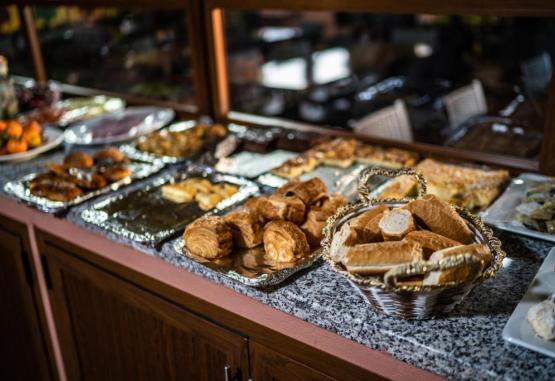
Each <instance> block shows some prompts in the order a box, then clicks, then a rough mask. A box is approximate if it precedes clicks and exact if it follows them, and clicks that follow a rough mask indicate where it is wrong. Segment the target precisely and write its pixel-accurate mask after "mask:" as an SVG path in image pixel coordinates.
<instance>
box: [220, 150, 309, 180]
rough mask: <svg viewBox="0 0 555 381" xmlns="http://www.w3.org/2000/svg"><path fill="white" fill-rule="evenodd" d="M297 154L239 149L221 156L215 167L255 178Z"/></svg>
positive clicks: (224, 171) (221, 170) (225, 171)
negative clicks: (226, 155)
mask: <svg viewBox="0 0 555 381" xmlns="http://www.w3.org/2000/svg"><path fill="white" fill-rule="evenodd" d="M297 155H298V153H297V152H292V151H285V150H274V151H270V152H267V153H257V152H249V151H241V152H238V153H234V154H233V155H231V156H229V157H224V158H221V159H220V160H219V161H218V163H217V164H216V166H215V168H216V169H217V170H218V171H220V172H222V173H227V174H230V175H236V176H244V177H248V178H256V177H258V176H260V175H262V174H263V173H265V172H268V171H270V170H272V169H274V168H276V167H278V166H280V165H281V164H283V163H284V162H285V161H287V160H289V159H291V158H292V157H295V156H297Z"/></svg>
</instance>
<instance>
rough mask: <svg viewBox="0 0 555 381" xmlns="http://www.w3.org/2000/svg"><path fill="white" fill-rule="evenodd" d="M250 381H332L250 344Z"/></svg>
mask: <svg viewBox="0 0 555 381" xmlns="http://www.w3.org/2000/svg"><path fill="white" fill-rule="evenodd" d="M250 348H251V352H250V353H251V357H250V359H251V366H252V381H291V380H296V381H334V380H335V379H334V378H331V377H329V376H326V375H325V374H323V373H320V372H318V371H317V370H315V369H312V368H310V367H308V366H306V365H304V364H302V363H300V362H297V361H295V360H293V359H291V358H290V357H287V356H285V355H283V354H281V353H278V352H276V351H274V350H272V349H270V348H268V347H265V346H263V345H261V344H258V343H255V342H253V341H251V342H250Z"/></svg>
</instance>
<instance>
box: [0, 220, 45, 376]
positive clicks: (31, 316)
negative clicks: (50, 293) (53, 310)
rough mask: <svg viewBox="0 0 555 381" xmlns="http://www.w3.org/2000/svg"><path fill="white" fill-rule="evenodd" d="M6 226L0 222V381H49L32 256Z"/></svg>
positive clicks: (18, 236) (20, 240) (15, 234)
mask: <svg viewBox="0 0 555 381" xmlns="http://www.w3.org/2000/svg"><path fill="white" fill-rule="evenodd" d="M4 222H5V221H4V218H3V217H2V218H0V309H1V311H2V312H1V313H0V329H1V331H2V334H1V337H2V338H1V339H0V353H1V355H0V380H32V381H35V380H50V379H51V375H50V367H49V360H48V356H47V351H46V344H45V341H44V337H43V331H42V329H41V325H40V323H39V322H40V319H39V315H38V309H37V304H36V303H35V296H34V290H33V287H34V283H35V282H34V278H33V272H32V270H31V265H30V263H31V261H30V258H29V255H30V254H29V252H28V251H27V250H25V247H24V245H23V237H21V236H20V235H19V234H18V232H16V231H14V230H11V229H10V230H8V229H7V227H8V225H10V224H11V222H10V223H4ZM14 224H15V222H14ZM23 228H24V226H23ZM23 230H24V229H23ZM24 231H25V230H24Z"/></svg>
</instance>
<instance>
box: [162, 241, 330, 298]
mask: <svg viewBox="0 0 555 381" xmlns="http://www.w3.org/2000/svg"><path fill="white" fill-rule="evenodd" d="M171 249H172V250H173V251H174V252H175V253H176V254H179V255H185V256H186V257H187V258H189V259H191V260H193V261H195V262H197V263H200V264H201V265H203V266H205V267H207V268H209V269H211V270H213V271H215V272H217V273H220V274H223V275H225V276H226V277H228V278H230V279H233V280H235V281H237V282H239V283H242V284H245V285H247V286H250V287H255V288H271V287H275V286H277V285H279V284H280V283H283V282H284V281H285V280H286V279H287V278H289V277H291V276H292V275H294V274H295V273H298V272H299V271H301V270H304V269H307V268H309V267H312V266H314V265H316V264H317V263H319V262H321V253H322V249H316V250H314V251H313V252H312V253H311V254H310V255H308V256H307V257H305V258H303V259H301V260H299V261H297V262H295V263H291V264H287V265H284V266H285V267H284V268H275V267H272V266H271V265H269V264H267V263H264V260H263V252H264V249H263V247H259V248H255V249H257V250H258V252H257V253H256V254H255V255H251V254H250V253H248V252H247V250H246V249H242V250H238V251H235V252H232V253H231V254H230V255H228V256H226V257H223V258H220V259H215V260H209V259H205V258H200V257H196V256H193V255H191V254H190V253H189V252H188V251H187V249H186V248H185V241H184V240H183V238H179V239H177V240H176V241H174V243H173V244H172V245H171ZM252 251H253V249H251V250H250V252H252ZM247 256H248V257H250V258H247ZM246 259H250V262H251V265H245V262H249V261H247V260H246ZM252 262H255V263H254V264H252Z"/></svg>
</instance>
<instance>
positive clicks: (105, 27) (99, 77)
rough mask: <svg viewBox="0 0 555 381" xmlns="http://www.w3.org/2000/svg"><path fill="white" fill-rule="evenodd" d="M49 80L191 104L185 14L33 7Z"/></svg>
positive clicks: (112, 9)
mask: <svg viewBox="0 0 555 381" xmlns="http://www.w3.org/2000/svg"><path fill="white" fill-rule="evenodd" d="M34 13H35V22H36V26H37V29H38V33H39V38H40V43H41V46H42V50H43V55H44V60H45V65H46V69H47V73H48V75H49V77H50V78H52V79H55V80H58V81H61V82H63V83H68V84H73V85H79V86H84V87H90V88H96V89H101V90H107V91H112V92H116V93H122V94H132V95H138V96H144V97H152V98H158V99H164V100H172V101H180V102H184V103H193V89H192V77H191V57H190V49H189V43H188V36H187V26H186V14H185V11H183V10H152V9H122V8H92V9H89V8H79V7H63V6H37V7H34Z"/></svg>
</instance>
